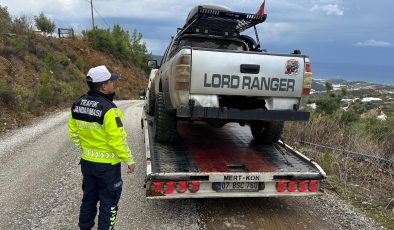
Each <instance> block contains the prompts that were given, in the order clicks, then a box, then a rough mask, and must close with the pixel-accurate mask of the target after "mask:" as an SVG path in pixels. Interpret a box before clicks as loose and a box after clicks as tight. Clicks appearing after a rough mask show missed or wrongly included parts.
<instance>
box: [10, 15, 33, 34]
mask: <svg viewBox="0 0 394 230" xmlns="http://www.w3.org/2000/svg"><path fill="white" fill-rule="evenodd" d="M32 28H33V18H32V17H29V16H27V15H21V16H20V17H15V18H14V19H13V21H12V31H13V32H14V33H16V34H22V33H26V32H28V31H31V30H32Z"/></svg>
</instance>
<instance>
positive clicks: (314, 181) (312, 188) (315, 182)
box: [309, 180, 318, 192]
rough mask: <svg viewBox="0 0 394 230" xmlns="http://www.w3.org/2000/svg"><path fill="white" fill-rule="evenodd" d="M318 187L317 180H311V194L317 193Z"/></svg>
mask: <svg viewBox="0 0 394 230" xmlns="http://www.w3.org/2000/svg"><path fill="white" fill-rule="evenodd" d="M317 185H318V183H317V181H316V180H311V181H310V182H309V191H310V192H316V191H317Z"/></svg>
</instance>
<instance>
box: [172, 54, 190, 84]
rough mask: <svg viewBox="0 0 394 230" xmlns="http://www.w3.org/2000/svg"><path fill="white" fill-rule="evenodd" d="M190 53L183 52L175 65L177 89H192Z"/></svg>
mask: <svg viewBox="0 0 394 230" xmlns="http://www.w3.org/2000/svg"><path fill="white" fill-rule="evenodd" d="M190 60H191V57H190V54H183V55H181V56H180V57H179V59H178V60H177V63H176V66H175V77H174V78H175V89H176V90H185V91H188V90H190Z"/></svg>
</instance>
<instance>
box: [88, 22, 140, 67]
mask: <svg viewBox="0 0 394 230" xmlns="http://www.w3.org/2000/svg"><path fill="white" fill-rule="evenodd" d="M83 34H84V36H86V37H87V38H88V40H89V42H90V43H91V44H92V45H93V47H95V48H96V49H99V50H101V51H103V52H106V53H108V54H110V55H112V56H114V57H115V58H117V59H119V60H121V61H123V62H124V63H128V62H131V63H133V64H134V65H135V66H136V67H138V68H140V69H142V70H144V71H146V70H147V66H146V63H147V60H148V51H147V49H146V45H145V43H143V42H142V41H141V40H142V34H141V33H138V32H137V30H134V31H133V34H132V37H131V38H130V35H129V32H128V31H125V30H123V29H122V27H120V26H119V25H114V27H113V29H112V31H111V30H109V29H93V30H88V31H83Z"/></svg>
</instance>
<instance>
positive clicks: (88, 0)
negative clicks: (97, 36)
mask: <svg viewBox="0 0 394 230" xmlns="http://www.w3.org/2000/svg"><path fill="white" fill-rule="evenodd" d="M86 1H87V2H88V3H89V4H90V7H91V9H92V25H93V28H94V17H93V10H94V11H95V12H96V13H97V15H98V16H99V17H100V19H101V20H103V22H104V23H105V25H107V27H108V28H111V26H110V25H109V24H108V22H107V21H106V20H105V19H104V17H102V16H101V14H100V12H98V10H97V9H96V8H95V7H94V6H93V0H86Z"/></svg>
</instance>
